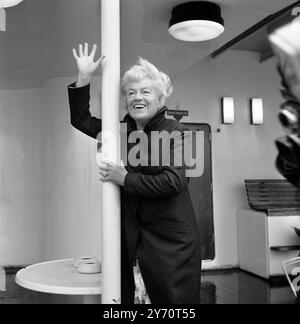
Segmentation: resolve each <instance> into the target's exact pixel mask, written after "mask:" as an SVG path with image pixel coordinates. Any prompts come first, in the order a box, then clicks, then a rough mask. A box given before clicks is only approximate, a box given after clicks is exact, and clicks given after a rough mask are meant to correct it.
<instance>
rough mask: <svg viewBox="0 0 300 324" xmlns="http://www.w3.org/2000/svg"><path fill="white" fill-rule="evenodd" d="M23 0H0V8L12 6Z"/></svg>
mask: <svg viewBox="0 0 300 324" xmlns="http://www.w3.org/2000/svg"><path fill="white" fill-rule="evenodd" d="M22 1H23V0H0V8H7V7H13V6H15V5H17V4H19V3H20V2H22Z"/></svg>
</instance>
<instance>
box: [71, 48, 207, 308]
mask: <svg viewBox="0 0 300 324" xmlns="http://www.w3.org/2000/svg"><path fill="white" fill-rule="evenodd" d="M95 53H96V45H94V46H93V49H92V51H91V53H90V54H89V48H88V44H87V43H85V44H84V46H82V45H80V46H79V52H78V54H77V52H76V50H75V49H73V55H74V57H75V59H76V62H77V67H78V79H77V82H76V83H74V84H72V85H70V86H69V88H68V92H69V103H70V109H71V124H72V125H73V126H74V127H76V128H77V129H79V130H80V131H82V132H83V133H85V134H87V135H89V136H91V137H94V138H96V137H97V135H98V133H99V132H100V131H101V120H100V119H97V118H95V117H92V116H91V114H90V111H89V107H90V106H89V100H90V94H89V89H90V87H89V84H90V82H91V79H92V75H93V74H94V72H95V71H96V70H97V68H98V67H99V66H100V64H101V61H102V59H103V58H102V57H100V58H99V59H98V60H97V61H94V58H95ZM121 90H122V96H123V101H124V103H125V107H126V111H127V115H126V116H125V118H124V120H123V122H122V123H125V125H126V126H127V134H126V135H127V136H126V139H128V137H129V136H130V135H131V134H132V133H133V132H135V131H138V132H142V133H143V134H144V135H145V136H146V138H147V140H148V142H149V144H150V142H151V139H152V140H153V138H152V136H151V134H155V132H156V134H159V133H162V132H164V133H165V134H166V133H168V134H171V133H172V134H174V133H175V134H179V136H180V137H183V136H184V132H186V131H188V129H187V128H186V127H185V126H184V125H183V124H181V123H179V122H177V121H175V120H170V119H166V118H165V112H166V110H167V108H166V107H165V101H166V99H167V98H168V96H169V95H170V94H171V93H172V86H171V82H170V79H169V77H168V76H167V75H166V74H164V73H162V72H160V71H159V70H158V69H157V68H156V67H155V66H154V65H152V64H151V63H150V62H148V61H146V60H143V59H140V60H139V61H138V63H137V65H135V66H133V67H132V68H131V69H130V70H128V71H127V72H126V73H125V75H124V77H123V79H122V86H121ZM175 142H176V141H170V145H169V147H168V148H167V151H168V152H169V155H168V154H167V155H168V156H171V159H170V160H169V163H164V159H163V158H161V159H159V164H155V165H154V166H151V161H153V159H152V158H153V154H158V152H156V151H159V150H156V149H154V150H155V152H153V151H151V150H153V148H151V144H150V145H149V146H148V149H149V151H148V150H147V153H148V155H147V154H146V155H147V157H146V158H145V157H144V156H143V157H142V158H143V160H145V159H146V160H147V161H148V162H149V163H148V164H147V165H146V164H144V163H142V164H141V163H140V164H139V165H136V163H132V161H130V158H129V159H128V160H127V165H126V167H124V166H121V165H116V164H114V163H107V164H105V165H103V167H101V168H100V174H101V175H102V177H103V178H102V181H103V182H105V181H111V182H113V183H115V184H117V185H119V186H120V188H121V226H122V227H121V233H122V237H121V242H122V249H121V266H122V274H121V282H122V285H121V302H122V303H124V304H132V303H134V293H135V289H136V288H137V285H138V280H135V276H134V272H133V264H134V263H135V262H137V263H138V265H139V269H140V272H141V275H142V278H143V281H144V284H145V287H146V291H147V293H148V295H149V298H150V301H151V303H154V304H162V303H164V304H198V303H199V302H200V281H201V278H200V276H201V255H200V238H199V231H198V224H197V221H196V216H195V213H194V210H193V206H192V202H191V198H190V194H189V190H188V180H187V177H186V167H185V166H184V164H182V165H177V164H178V163H175V161H174V154H175V155H176V153H175V147H176V144H174V143H175ZM179 143H180V141H179ZM127 146H128V149H127V152H130V150H131V149H132V147H133V144H132V141H127ZM164 151H166V150H164ZM179 151H180V152H182V151H181V150H179ZM145 152H146V151H145ZM140 158H141V157H140ZM144 162H145V161H144Z"/></svg>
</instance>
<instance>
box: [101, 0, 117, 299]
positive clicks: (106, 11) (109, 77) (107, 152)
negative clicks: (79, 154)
mask: <svg viewBox="0 0 300 324" xmlns="http://www.w3.org/2000/svg"><path fill="white" fill-rule="evenodd" d="M101 42H102V49H101V55H102V56H105V57H106V58H105V61H104V64H103V72H102V130H103V132H102V139H103V153H104V156H103V157H104V159H107V160H110V161H113V162H116V163H118V162H119V160H120V153H119V152H120V144H119V134H120V132H119V120H120V119H119V96H120V0H101ZM102 198H103V200H102V201H103V207H102V215H103V221H102V223H103V226H102V263H103V264H102V304H120V302H121V243H120V227H121V226H120V215H121V210H120V189H119V187H118V186H116V185H114V184H112V183H109V182H107V183H103V197H102Z"/></svg>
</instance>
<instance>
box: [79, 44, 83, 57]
mask: <svg viewBox="0 0 300 324" xmlns="http://www.w3.org/2000/svg"><path fill="white" fill-rule="evenodd" d="M79 56H80V57H82V56H83V48H82V44H79Z"/></svg>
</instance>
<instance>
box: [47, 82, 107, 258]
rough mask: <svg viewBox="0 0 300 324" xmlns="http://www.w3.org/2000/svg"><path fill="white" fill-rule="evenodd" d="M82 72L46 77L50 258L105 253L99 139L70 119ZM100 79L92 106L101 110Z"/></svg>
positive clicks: (95, 89)
mask: <svg viewBox="0 0 300 324" xmlns="http://www.w3.org/2000/svg"><path fill="white" fill-rule="evenodd" d="M75 80H76V78H55V79H51V80H49V81H48V82H46V83H45V85H44V87H43V98H44V102H45V104H46V107H45V113H46V115H45V120H46V123H45V125H44V126H45V132H46V133H45V136H44V137H45V169H46V172H45V178H46V181H45V183H44V185H45V186H44V205H43V208H44V217H45V223H44V229H45V235H44V238H43V242H44V259H45V260H55V259H65V258H75V257H78V256H85V255H95V256H101V214H100V213H101V184H100V181H99V179H100V176H99V175H98V168H97V165H96V152H97V141H96V140H95V139H92V138H90V137H88V136H86V135H84V134H82V133H80V132H79V131H78V130H76V129H75V128H74V127H73V126H72V125H71V124H70V112H69V103H68V94H67V86H68V85H69V84H70V83H72V82H74V81H75ZM99 89H100V80H99V79H98V78H96V79H94V80H93V83H92V87H91V93H92V96H91V97H92V98H91V107H92V108H91V111H92V113H93V115H95V116H98V115H99V113H100V109H99V107H100V103H99V101H100V95H99V93H100V90H99Z"/></svg>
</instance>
